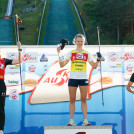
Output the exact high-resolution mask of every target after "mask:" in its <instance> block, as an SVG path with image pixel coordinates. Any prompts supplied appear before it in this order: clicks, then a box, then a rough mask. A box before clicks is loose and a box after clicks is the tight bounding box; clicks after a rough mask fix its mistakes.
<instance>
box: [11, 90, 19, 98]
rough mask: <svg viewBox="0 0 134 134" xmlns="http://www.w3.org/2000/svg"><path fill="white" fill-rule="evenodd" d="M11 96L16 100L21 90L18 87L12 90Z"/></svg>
mask: <svg viewBox="0 0 134 134" xmlns="http://www.w3.org/2000/svg"><path fill="white" fill-rule="evenodd" d="M9 97H10V99H11V100H15V99H18V98H19V92H18V90H17V89H12V90H10V93H9Z"/></svg>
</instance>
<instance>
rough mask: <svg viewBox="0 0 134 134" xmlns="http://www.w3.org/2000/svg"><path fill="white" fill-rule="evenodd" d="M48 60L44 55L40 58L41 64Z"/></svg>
mask: <svg viewBox="0 0 134 134" xmlns="http://www.w3.org/2000/svg"><path fill="white" fill-rule="evenodd" d="M47 61H48V58H47V57H46V56H45V54H43V55H42V56H41V58H40V62H47Z"/></svg>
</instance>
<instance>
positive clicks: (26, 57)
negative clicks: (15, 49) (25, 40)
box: [22, 52, 38, 63]
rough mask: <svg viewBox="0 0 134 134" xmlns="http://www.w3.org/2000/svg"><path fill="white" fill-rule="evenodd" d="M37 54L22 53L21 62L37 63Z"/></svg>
mask: <svg viewBox="0 0 134 134" xmlns="http://www.w3.org/2000/svg"><path fill="white" fill-rule="evenodd" d="M37 56H38V54H37V53H34V52H33V53H24V54H23V56H22V61H23V62H25V63H36V62H38V57H37Z"/></svg>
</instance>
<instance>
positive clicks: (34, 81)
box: [24, 79, 37, 86]
mask: <svg viewBox="0 0 134 134" xmlns="http://www.w3.org/2000/svg"><path fill="white" fill-rule="evenodd" d="M36 84H37V81H36V80H33V79H28V80H26V81H24V85H25V86H35V85H36Z"/></svg>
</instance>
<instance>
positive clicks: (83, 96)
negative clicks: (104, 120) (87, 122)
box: [79, 86, 88, 120]
mask: <svg viewBox="0 0 134 134" xmlns="http://www.w3.org/2000/svg"><path fill="white" fill-rule="evenodd" d="M79 88H80V93H81V109H82V112H83V120H84V119H87V102H86V99H87V93H88V86H79Z"/></svg>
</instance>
